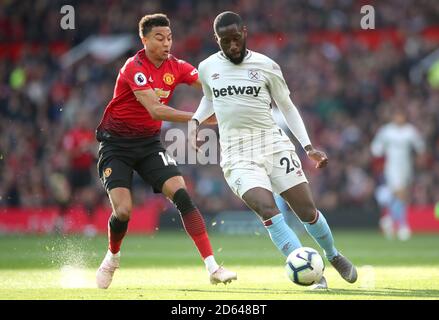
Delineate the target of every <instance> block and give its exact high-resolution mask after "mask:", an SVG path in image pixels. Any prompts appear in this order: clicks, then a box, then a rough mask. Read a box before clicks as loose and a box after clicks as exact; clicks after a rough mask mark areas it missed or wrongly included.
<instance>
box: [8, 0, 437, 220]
mask: <svg viewBox="0 0 439 320" xmlns="http://www.w3.org/2000/svg"><path fill="white" fill-rule="evenodd" d="M64 4H69V5H71V6H73V7H74V9H75V19H76V20H75V29H74V30H63V29H61V28H60V24H59V22H60V18H61V13H60V8H61V6H62V5H64ZM364 4H371V5H373V6H374V8H375V14H376V21H375V23H376V27H377V29H380V28H381V29H384V28H385V29H386V30H387V29H392V30H397V32H398V33H399V34H400V35H401V37H400V38H399V39H400V41H399V43H395V42H394V41H390V40H389V41H382V42H381V43H379V44H378V45H377V46H376V47H374V48H371V47H370V46H368V45H366V44H365V43H362V42H360V41H357V40H356V39H354V38H352V39H350V40H349V34H352V32H356V31H359V29H360V22H359V21H360V19H361V13H360V7H361V6H362V5H364ZM224 10H232V11H236V12H238V13H240V14H241V16H242V17H243V19H244V21H245V23H246V25H247V26H248V30H249V37H250V39H249V42H248V45H249V48H250V49H254V50H257V51H259V52H261V53H264V54H266V55H268V56H269V57H271V58H272V59H274V60H275V61H277V62H278V63H279V64H280V66H281V67H282V70H283V74H284V76H285V78H286V80H287V82H288V85H289V87H290V90H291V92H292V100H293V102H294V103H295V104H296V106H298V108H299V110H300V112H301V114H302V117H303V118H304V121H305V124H306V125H307V128H308V131H309V134H310V137H311V140H312V141H313V143H314V145H315V146H316V147H319V148H321V149H323V150H324V151H326V152H327V154H328V156H329V159H330V165H329V167H328V168H327V169H325V170H316V169H314V168H313V164H312V163H311V162H310V161H308V160H307V159H306V156H305V154H304V153H303V151H300V147H299V144H297V143H296V147H297V150H299V156H300V157H301V159H302V162H303V165H304V167H305V171H306V172H307V176H308V178H309V180H310V181H311V186H312V189H313V191H314V195H315V200H316V203H317V205H318V207H320V208H322V209H336V208H338V207H342V206H350V205H355V206H365V205H373V204H374V203H375V199H374V192H375V190H376V187H377V186H378V185H379V184H380V183H381V182H382V180H381V175H382V159H374V158H372V156H371V154H370V142H371V139H372V137H373V135H374V134H375V133H376V131H377V128H378V127H379V126H380V125H382V124H384V123H386V122H387V121H389V120H390V116H391V114H390V113H391V112H390V110H392V108H394V107H399V108H402V109H404V110H405V111H406V112H407V115H408V119H409V121H410V122H411V123H413V124H414V125H415V126H416V127H417V128H418V129H419V130H420V132H421V134H422V136H423V137H424V139H425V141H426V144H427V153H426V154H425V155H423V156H422V157H421V158H419V159H418V160H417V161H416V171H417V174H416V180H415V183H414V185H413V191H412V194H411V197H412V198H411V201H412V202H413V203H416V204H432V203H434V202H436V201H438V200H439V199H438V198H437V197H438V196H439V161H438V160H439V88H437V87H436V88H435V87H434V86H433V85H431V84H430V83H429V82H428V81H427V77H423V78H422V79H421V81H420V82H414V81H413V80H412V79H411V78H410V77H409V73H410V70H411V69H412V68H413V67H414V66H415V65H416V64H418V63H419V61H420V60H421V59H423V58H424V57H425V56H427V55H428V54H430V53H432V52H433V51H434V50H435V49H437V48H438V47H439V46H438V42H435V41H433V40H429V39H427V38H425V37H422V32H423V30H425V28H427V27H430V26H433V25H434V24H435V23H438V21H439V19H438V17H439V2H438V1H434V0H432V1H426V0H424V1H414V0H410V1H409V0H387V1H355V0H332V1H324V0H311V1H288V0H275V1H263V0H256V1H255V0H239V1H231V0H225V1H221V2H219V1H201V0H199V1H198V0H180V1H158V0H148V1H128V0H121V1H117V0H102V1H98V0H87V1H73V0H71V1H49V0H46V1H44V0H35V1H19V0H9V1H2V2H1V4H0V44H1V46H2V48H5V46H13V47H17V48H18V49H17V50H16V51H14V52H13V55H12V54H4V53H2V54H0V57H1V58H0V177H1V178H0V205H1V206H32V207H42V206H47V205H61V206H63V207H66V206H68V205H71V204H72V203H81V204H83V205H84V206H85V207H86V208H87V209H88V210H89V211H93V208H94V207H95V206H97V205H100V204H102V203H104V204H107V202H108V200H107V198H106V197H105V193H104V190H103V187H102V185H101V184H100V182H99V179H98V178H97V173H96V153H97V143H96V141H95V140H94V130H95V127H96V126H97V125H98V123H99V121H100V118H101V116H102V113H103V110H104V108H105V106H106V105H107V103H108V102H109V100H110V99H111V97H112V93H113V88H114V83H115V79H116V76H117V73H118V70H119V68H120V67H121V66H122V65H123V63H124V62H125V60H126V58H127V57H129V56H130V55H132V54H134V53H135V51H136V50H132V51H130V52H127V53H126V54H125V55H124V56H122V57H120V58H119V59H116V60H114V61H112V62H110V63H102V62H101V61H99V60H97V59H96V58H93V57H91V56H90V57H87V58H85V59H82V60H80V61H79V62H78V63H76V64H74V65H73V66H71V67H68V68H62V67H61V64H60V62H59V52H58V51H57V50H53V48H54V45H55V44H56V45H58V46H59V45H60V46H61V47H65V48H72V47H74V46H75V45H77V44H79V43H81V42H82V41H84V40H85V39H86V38H87V37H88V36H89V35H92V34H97V35H108V34H118V33H129V34H134V35H137V24H138V21H139V19H140V17H141V16H143V15H144V14H147V13H153V12H164V13H166V14H167V15H168V16H169V18H170V19H171V27H172V30H173V38H174V47H173V53H174V54H175V55H176V56H177V57H179V58H182V59H185V60H187V61H189V62H190V63H192V64H194V65H195V66H197V65H198V63H199V62H200V61H201V60H203V59H205V58H206V57H207V56H209V55H210V54H212V53H214V52H216V51H217V45H216V43H215V42H214V39H213V31H212V22H213V19H214V17H215V16H216V15H217V14H218V13H219V12H221V11H224ZM327 31H331V32H340V33H341V34H345V35H346V37H347V38H348V41H345V42H344V43H343V45H342V46H337V45H334V43H332V42H329V41H328V42H325V41H320V42H317V43H316V42H313V41H312V39H311V37H310V35H311V34H315V32H327ZM371 32H372V31H371ZM267 35H268V36H267ZM35 44H36V45H35ZM138 45H139V48H138V49H140V48H141V42H140V41H139V42H138ZM199 99H200V93H199V92H197V91H195V90H193V89H192V88H187V87H183V88H179V89H178V90H177V91H176V93H175V95H174V97H173V100H172V102H171V104H170V105H171V106H173V107H176V108H179V109H184V110H191V111H194V110H195V108H196V107H197V106H198V101H199ZM172 127H175V126H174V125H173V124H165V126H164V134H165V133H166V130H167V129H169V128H172ZM181 170H182V172H183V174H184V176H185V178H186V181H187V184H188V185H189V188H190V190H191V193H192V194H193V195H194V196H195V201H196V202H197V204H198V205H199V207H200V208H201V209H202V211H204V212H206V213H215V212H219V211H221V210H229V209H241V208H244V207H245V206H244V205H243V203H242V202H241V201H240V200H239V199H238V198H237V197H236V196H234V195H233V193H232V192H231V191H230V190H229V188H228V187H227V185H226V183H225V180H224V178H223V176H222V172H221V169H220V168H219V166H218V165H208V166H201V165H183V166H181ZM134 190H135V197H136V198H135V201H136V202H137V203H139V202H144V201H148V199H149V198H150V197H155V196H156V195H154V194H152V191H151V190H150V189H149V188H145V186H144V185H143V184H142V183H141V181H139V179H136V180H135V189H134ZM435 197H436V198H435Z"/></svg>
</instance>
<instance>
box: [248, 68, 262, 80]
mask: <svg viewBox="0 0 439 320" xmlns="http://www.w3.org/2000/svg"><path fill="white" fill-rule="evenodd" d="M248 78H249V79H250V80H259V70H257V69H250V70H249V71H248Z"/></svg>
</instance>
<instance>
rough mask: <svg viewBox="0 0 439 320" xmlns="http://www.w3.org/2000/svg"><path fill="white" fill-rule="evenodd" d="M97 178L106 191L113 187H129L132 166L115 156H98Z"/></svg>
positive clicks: (131, 177)
mask: <svg viewBox="0 0 439 320" xmlns="http://www.w3.org/2000/svg"><path fill="white" fill-rule="evenodd" d="M97 167H98V174H99V178H100V180H101V182H102V184H103V186H104V188H105V191H107V193H108V192H109V191H110V190H112V189H114V188H127V189H131V184H132V180H133V168H132V167H131V166H130V165H129V164H127V163H126V161H123V160H121V159H119V158H117V157H116V156H109V157H100V158H99V160H98V164H97Z"/></svg>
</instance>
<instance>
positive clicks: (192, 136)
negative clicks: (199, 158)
mask: <svg viewBox="0 0 439 320" xmlns="http://www.w3.org/2000/svg"><path fill="white" fill-rule="evenodd" d="M199 128H200V124H199V123H198V120H195V119H192V120H190V121H189V129H188V135H189V138H188V139H189V145H190V146H191V147H192V148H194V149H195V151H196V152H199V151H200V148H198V146H197V141H198V139H197V135H198V129H199Z"/></svg>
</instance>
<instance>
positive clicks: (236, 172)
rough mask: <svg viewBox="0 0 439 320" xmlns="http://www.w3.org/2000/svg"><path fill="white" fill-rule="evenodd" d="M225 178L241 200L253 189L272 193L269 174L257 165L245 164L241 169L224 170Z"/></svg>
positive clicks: (242, 164)
mask: <svg viewBox="0 0 439 320" xmlns="http://www.w3.org/2000/svg"><path fill="white" fill-rule="evenodd" d="M224 178H225V179H226V182H227V184H228V185H229V187H230V189H231V190H232V191H233V192H234V193H235V194H236V195H237V196H238V197H240V198H241V199H242V196H243V195H244V193H246V192H247V191H248V190H250V189H252V188H257V187H260V188H263V189H266V190H268V191H269V192H272V186H271V182H270V178H269V177H268V175H267V172H266V171H265V169H264V168H263V167H261V166H259V165H256V164H252V163H244V162H243V163H241V166H240V167H235V168H224Z"/></svg>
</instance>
